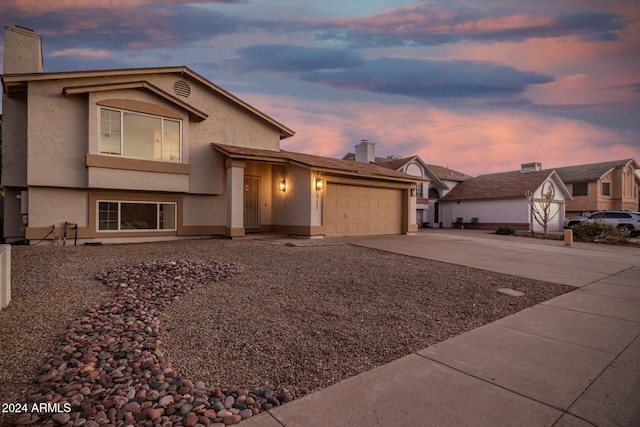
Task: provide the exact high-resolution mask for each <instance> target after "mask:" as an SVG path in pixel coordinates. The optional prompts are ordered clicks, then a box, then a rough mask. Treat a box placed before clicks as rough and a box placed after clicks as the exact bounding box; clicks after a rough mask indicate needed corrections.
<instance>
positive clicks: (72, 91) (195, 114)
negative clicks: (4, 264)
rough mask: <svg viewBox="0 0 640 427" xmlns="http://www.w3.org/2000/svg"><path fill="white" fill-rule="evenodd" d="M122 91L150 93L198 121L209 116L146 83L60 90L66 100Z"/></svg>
mask: <svg viewBox="0 0 640 427" xmlns="http://www.w3.org/2000/svg"><path fill="white" fill-rule="evenodd" d="M123 89H143V90H146V91H148V92H151V93H153V94H155V95H157V96H159V97H160V98H163V99H165V100H167V101H169V102H171V103H172V104H174V105H177V106H178V107H180V108H182V109H183V110H186V111H188V112H189V114H190V115H191V116H192V117H193V118H195V119H197V120H200V121H202V120H205V119H207V117H209V115H208V114H206V113H204V112H203V111H200V110H198V109H197V108H195V107H193V106H191V105H189V104H187V103H186V102H184V101H181V100H179V99H178V98H176V97H175V96H173V95H171V94H169V93H167V92H165V91H164V90H162V89H160V88H159V87H157V86H155V85H153V84H151V83H149V82H147V81H136V82H125V83H108V84H98V85H86V86H67V87H64V88H62V94H63V95H64V96H65V97H66V98H68V97H69V96H72V95H79V94H86V93H90V92H103V91H111V90H123ZM135 111H137V110H135ZM172 114H173V113H172ZM174 116H175V115H174ZM179 118H180V117H179Z"/></svg>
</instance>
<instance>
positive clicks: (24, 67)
mask: <svg viewBox="0 0 640 427" xmlns="http://www.w3.org/2000/svg"><path fill="white" fill-rule="evenodd" d="M2 72H3V73H4V74H27V73H41V72H42V40H41V39H40V34H37V33H36V32H35V31H33V30H30V29H29V28H25V27H21V26H19V25H5V27H4V62H3V71H2Z"/></svg>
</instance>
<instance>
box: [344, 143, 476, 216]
mask: <svg viewBox="0 0 640 427" xmlns="http://www.w3.org/2000/svg"><path fill="white" fill-rule="evenodd" d="M355 149H356V150H355V153H347V154H345V155H344V156H343V157H342V158H343V159H344V160H351V161H355V162H359V163H370V164H376V165H380V166H384V167H386V168H389V169H392V170H396V171H401V172H404V173H406V174H408V175H413V176H416V177H419V178H422V179H424V180H425V181H423V182H418V183H417V184H416V222H417V224H418V225H419V226H421V227H426V226H429V227H439V226H441V224H442V223H443V217H442V213H441V211H440V203H439V200H440V198H441V197H442V196H444V195H445V194H447V192H449V191H451V189H452V188H454V187H455V186H456V185H458V184H459V183H461V182H463V181H464V180H466V179H469V178H471V176H470V175H467V174H464V173H462V172H457V171H454V170H452V169H449V168H447V167H444V166H437V165H430V164H426V163H425V162H424V161H423V160H422V159H421V158H420V157H419V156H409V157H399V156H388V157H378V156H376V154H375V150H376V146H375V143H373V142H371V141H369V140H366V139H363V140H362V141H361V142H360V143H359V144H357V145H356V146H355Z"/></svg>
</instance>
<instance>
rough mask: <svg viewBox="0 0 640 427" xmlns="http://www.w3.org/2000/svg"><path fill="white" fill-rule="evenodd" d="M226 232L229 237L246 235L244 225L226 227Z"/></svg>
mask: <svg viewBox="0 0 640 427" xmlns="http://www.w3.org/2000/svg"><path fill="white" fill-rule="evenodd" d="M225 234H226V235H227V236H228V237H244V228H243V227H226V231H225Z"/></svg>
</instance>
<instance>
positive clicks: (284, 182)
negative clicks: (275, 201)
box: [278, 179, 287, 193]
mask: <svg viewBox="0 0 640 427" xmlns="http://www.w3.org/2000/svg"><path fill="white" fill-rule="evenodd" d="M278 191H282V192H283V193H284V192H285V191H287V180H285V179H281V180H280V181H278Z"/></svg>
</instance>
